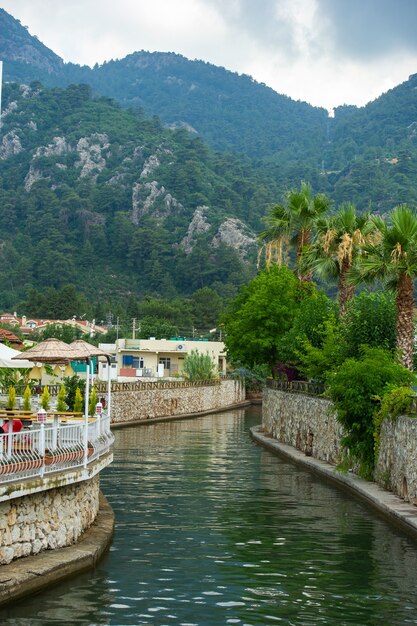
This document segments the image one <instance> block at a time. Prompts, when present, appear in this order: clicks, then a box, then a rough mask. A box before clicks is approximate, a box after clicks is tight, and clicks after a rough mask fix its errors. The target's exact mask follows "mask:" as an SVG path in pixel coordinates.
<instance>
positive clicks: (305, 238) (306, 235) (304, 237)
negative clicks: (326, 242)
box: [297, 228, 313, 283]
mask: <svg viewBox="0 0 417 626" xmlns="http://www.w3.org/2000/svg"><path fill="white" fill-rule="evenodd" d="M310 240H311V231H310V229H309V228H303V229H301V231H300V232H299V234H298V240H297V266H298V269H297V276H298V278H299V279H300V280H302V281H303V282H305V283H311V281H312V280H313V272H306V273H303V272H301V270H300V269H299V263H300V261H301V257H302V256H303V249H304V248H305V246H308V245H309V244H310Z"/></svg>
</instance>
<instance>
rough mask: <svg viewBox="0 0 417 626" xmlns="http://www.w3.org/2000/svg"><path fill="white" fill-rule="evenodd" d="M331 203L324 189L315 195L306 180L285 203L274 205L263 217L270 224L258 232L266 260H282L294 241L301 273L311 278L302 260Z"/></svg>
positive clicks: (300, 276) (299, 273) (292, 192)
mask: <svg viewBox="0 0 417 626" xmlns="http://www.w3.org/2000/svg"><path fill="white" fill-rule="evenodd" d="M329 207H330V201H329V199H328V198H327V196H326V195H325V194H322V193H320V194H316V195H315V196H313V194H312V191H311V186H310V185H309V184H308V183H304V182H303V183H301V187H300V189H299V190H297V189H293V190H291V191H289V192H288V194H287V196H286V202H285V203H284V204H276V205H274V206H272V207H271V208H270V209H269V211H268V214H267V215H266V216H265V217H264V219H263V221H264V222H265V224H266V225H267V228H266V229H265V230H264V231H262V232H261V233H260V235H259V239H260V241H263V242H265V249H266V256H267V263H268V261H273V260H275V261H276V262H278V263H282V259H283V255H284V253H285V251H286V249H287V247H288V246H289V245H294V246H295V248H296V259H297V268H298V269H297V274H298V277H299V278H300V279H301V280H311V272H310V271H308V272H307V273H303V272H302V271H301V268H300V266H299V264H300V261H301V257H302V254H303V251H304V249H305V247H306V246H307V245H309V244H310V242H311V233H312V230H313V228H314V224H315V222H316V221H317V220H318V219H319V218H320V217H321V216H323V215H324V214H325V213H326V211H327V210H328V209H329Z"/></svg>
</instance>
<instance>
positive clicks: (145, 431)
mask: <svg viewBox="0 0 417 626" xmlns="http://www.w3.org/2000/svg"><path fill="white" fill-rule="evenodd" d="M259 422H260V414H259V411H256V410H255V409H251V410H249V411H247V412H246V414H245V412H244V411H231V412H229V413H222V414H219V415H213V416H207V417H204V418H199V419H195V420H187V421H181V422H171V423H161V424H155V425H149V426H146V427H141V428H136V429H134V428H129V429H126V430H121V431H117V432H116V444H115V462H114V464H113V465H112V466H111V467H110V468H108V469H107V470H106V472H105V473H104V475H103V478H102V490H103V491H104V493H105V494H106V495H107V497H108V499H109V501H110V503H111V505H112V507H113V509H114V511H115V513H116V518H117V526H116V533H115V537H114V542H113V545H112V548H111V550H110V552H109V553H108V554H107V556H106V557H105V558H104V559H103V560H102V561H101V562H100V564H99V566H98V567H97V569H96V570H95V571H93V572H89V573H87V574H84V575H81V576H78V577H77V578H73V579H71V580H69V581H67V582H65V583H63V584H60V585H57V586H55V587H53V588H51V589H50V590H49V591H47V592H44V593H41V594H39V595H37V596H34V597H31V598H29V599H24V600H20V601H19V602H16V605H15V606H12V607H9V608H8V609H3V610H2V611H0V624H1V626H3V625H7V626H10V625H12V624H13V626H20V625H22V626H23V625H25V626H28V625H30V626H32V625H33V626H43V625H48V624H61V625H63V624H64V625H65V624H68V625H70V624H83V625H91V626H93V625H101V624H109V625H110V624H111V625H119V626H122V625H135V626H139V625H142V624H149V625H152V626H165V625H181V626H191V625H196V626H197V625H198V626H205V625H207V626H209V625H210V626H212V625H213V626H220V625H223V624H240V625H242V626H244V625H247V626H249V625H253V626H255V625H268V624H285V625H297V626H304V625H329V626H343V625H345V624H353V625H355V626H360V625H371V624H372V625H375V626H377V625H378V626H380V625H395V624H417V594H416V587H417V584H416V580H417V546H416V545H415V544H413V543H412V542H411V541H410V540H409V539H408V538H407V537H405V536H404V535H402V534H401V533H399V532H397V531H396V530H395V529H393V528H391V527H390V526H389V525H388V524H387V523H386V522H385V521H384V520H382V519H380V518H378V517H376V516H375V515H374V514H373V513H371V512H370V511H369V510H368V509H367V508H366V507H364V506H363V505H362V504H361V503H360V502H358V501H356V500H354V499H352V498H350V497H348V496H346V495H345V494H344V493H343V492H341V491H338V490H337V489H335V488H333V487H332V486H329V485H327V484H326V483H324V482H321V481H320V480H318V479H317V478H315V477H314V476H312V475H310V474H309V473H307V472H304V471H303V470H301V469H299V468H297V467H295V466H293V465H291V464H288V463H286V462H285V461H283V460H282V459H280V458H278V457H275V456H273V455H271V454H270V453H269V452H268V451H266V450H263V449H262V448H260V447H259V446H257V445H256V444H254V443H253V442H252V441H251V440H250V438H249V436H248V428H249V426H251V425H253V424H256V423H259Z"/></svg>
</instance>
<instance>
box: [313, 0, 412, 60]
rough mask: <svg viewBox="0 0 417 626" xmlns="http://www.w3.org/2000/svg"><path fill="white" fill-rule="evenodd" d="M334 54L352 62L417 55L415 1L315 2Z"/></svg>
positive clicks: (361, 0) (329, 0) (325, 0)
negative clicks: (353, 60)
mask: <svg viewBox="0 0 417 626" xmlns="http://www.w3.org/2000/svg"><path fill="white" fill-rule="evenodd" d="M316 1H317V7H318V9H317V11H318V14H319V15H320V17H321V19H322V20H324V21H325V22H327V34H328V37H329V38H330V40H331V42H332V46H333V48H334V50H335V51H337V52H338V53H339V54H342V55H343V56H345V57H348V58H353V59H361V60H367V59H376V58H378V57H379V58H385V57H387V56H389V55H390V54H391V53H392V52H395V53H397V54H398V52H399V51H404V52H405V51H410V52H411V51H413V52H414V51H417V37H416V24H417V2H416V0H395V1H394V0H316Z"/></svg>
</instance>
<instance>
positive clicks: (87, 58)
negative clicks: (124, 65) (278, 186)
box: [2, 0, 417, 108]
mask: <svg viewBox="0 0 417 626" xmlns="http://www.w3.org/2000/svg"><path fill="white" fill-rule="evenodd" d="M2 7H3V8H4V9H5V10H6V11H8V12H9V13H11V14H12V15H13V16H14V17H17V18H19V19H20V20H21V21H22V24H25V25H28V26H29V31H30V33H31V34H34V35H37V36H38V37H39V39H40V40H41V41H42V42H43V43H45V45H47V46H48V47H49V48H51V49H52V50H53V51H54V52H56V53H57V54H59V55H60V56H61V57H62V58H63V59H64V60H65V61H72V62H75V63H81V64H89V65H94V63H96V62H98V63H102V62H103V61H105V60H109V59H112V58H114V59H115V58H123V57H124V56H126V55H127V54H129V53H132V52H135V51H137V50H149V51H161V52H169V51H171V52H177V53H179V54H183V55H184V56H186V57H188V58H190V59H203V60H205V61H208V62H210V63H214V64H215V65H220V66H223V67H226V68H227V69H230V70H233V71H237V72H240V73H245V74H250V75H252V76H253V77H254V78H255V79H256V80H258V81H259V82H264V83H266V84H267V85H270V86H271V87H272V88H273V89H275V90H276V91H278V92H279V93H284V94H286V95H289V96H291V97H293V98H295V99H300V100H306V101H307V102H310V103H311V104H314V105H317V106H325V107H326V108H331V107H333V106H337V105H339V104H343V103H349V104H358V105H362V104H365V103H366V102H368V101H369V100H371V99H373V98H375V97H377V95H379V94H380V93H382V92H383V91H386V90H387V89H389V88H391V87H393V86H395V85H396V84H399V83H400V82H402V81H403V80H406V79H407V78H408V76H409V74H412V73H415V72H416V71H417V37H415V34H414V28H415V24H417V0H396V1H394V0H259V2H255V0H152V2H150V1H149V0H117V3H115V2H114V0H71V2H68V0H3V2H2Z"/></svg>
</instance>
